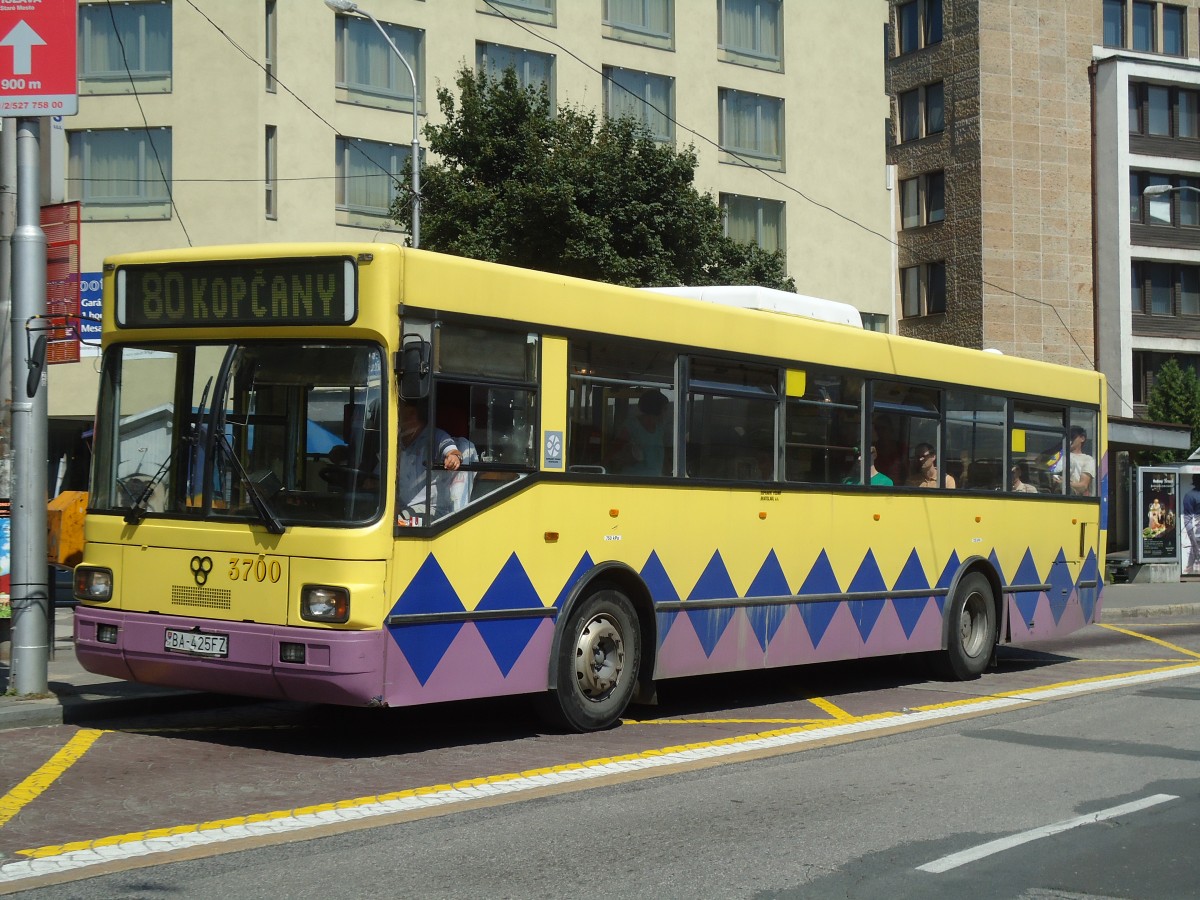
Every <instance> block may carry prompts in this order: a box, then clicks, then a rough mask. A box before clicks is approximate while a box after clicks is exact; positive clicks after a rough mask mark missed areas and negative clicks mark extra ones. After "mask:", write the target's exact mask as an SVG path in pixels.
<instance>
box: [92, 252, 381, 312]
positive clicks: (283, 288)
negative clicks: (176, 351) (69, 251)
mask: <svg viewBox="0 0 1200 900" xmlns="http://www.w3.org/2000/svg"><path fill="white" fill-rule="evenodd" d="M355 276H356V270H355V263H354V260H352V259H349V258H346V257H335V258H320V259H265V260H216V261H210V262H202V263H156V264H151V265H129V266H121V267H120V268H119V269H117V272H116V311H115V312H116V320H117V325H118V326H120V327H122V328H221V327H227V326H231V325H232V326H247V325H251V326H260V327H294V326H302V325H345V324H349V323H350V322H353V321H354V319H355V316H356V315H357V311H358V310H357V295H358V291H357V279H356V277H355Z"/></svg>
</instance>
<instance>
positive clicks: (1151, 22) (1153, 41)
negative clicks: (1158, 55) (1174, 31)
mask: <svg viewBox="0 0 1200 900" xmlns="http://www.w3.org/2000/svg"><path fill="white" fill-rule="evenodd" d="M1155 6H1156V4H1154V3H1142V2H1139V0H1134V3H1133V47H1132V48H1131V49H1133V50H1140V51H1142V52H1143V53H1155V52H1157V50H1158V41H1157V37H1158V34H1157V32H1158V28H1157V23H1156V18H1157V17H1156V16H1155V15H1154V12H1155Z"/></svg>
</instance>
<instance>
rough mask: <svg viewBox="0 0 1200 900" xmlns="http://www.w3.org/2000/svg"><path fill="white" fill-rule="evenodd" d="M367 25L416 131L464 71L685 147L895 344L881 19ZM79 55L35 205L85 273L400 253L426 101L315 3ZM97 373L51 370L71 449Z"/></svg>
mask: <svg viewBox="0 0 1200 900" xmlns="http://www.w3.org/2000/svg"><path fill="white" fill-rule="evenodd" d="M361 6H362V8H363V9H365V10H366V11H368V12H369V13H370V14H371V15H372V16H374V17H375V18H376V19H377V20H378V21H379V23H380V24H381V26H382V28H383V30H384V31H386V33H387V36H388V38H390V39H391V41H392V42H393V43H394V44H395V46H396V48H397V49H398V50H399V51H400V52H401V53H402V54H403V56H404V61H405V62H407V63H408V64H409V65H410V66H411V68H412V69H413V74H414V75H415V80H416V83H417V89H418V90H417V94H418V98H419V99H418V102H417V110H416V112H417V117H418V118H417V124H418V126H420V127H423V126H424V125H425V124H427V123H430V122H433V123H437V122H439V121H441V115H440V111H439V107H438V104H437V100H436V93H437V91H438V89H440V88H444V87H448V88H451V89H453V88H454V82H455V78H456V75H457V73H458V72H459V71H460V70H461V69H462V68H463V67H464V66H465V67H470V68H474V69H478V68H484V69H486V70H488V71H490V72H494V73H499V72H500V71H503V70H504V69H505V68H507V67H509V66H513V67H515V68H516V70H517V73H518V75H519V77H520V78H521V80H522V81H523V82H524V83H526V84H545V85H546V86H547V87H548V89H549V92H550V95H551V97H552V98H553V102H554V104H555V105H556V107H559V108H561V107H563V106H566V105H576V106H581V107H585V108H589V109H594V110H597V111H602V112H605V113H608V114H625V113H628V114H632V115H634V116H637V117H639V118H641V119H642V120H643V121H644V122H645V123H646V124H647V126H648V127H650V128H651V129H652V130H653V131H654V133H655V134H657V135H658V136H659V137H660V138H661V139H662V140H664V141H669V142H673V143H674V144H675V145H677V146H680V147H683V146H687V145H693V146H694V147H695V150H696V153H697V155H698V157H699V167H698V170H697V187H698V188H699V189H700V190H702V191H707V192H710V193H711V194H712V195H713V197H714V198H717V199H719V202H720V203H721V205H722V207H723V208H724V210H725V213H726V228H727V231H728V233H729V234H730V235H732V236H734V237H736V238H740V239H742V240H746V241H753V242H755V243H758V244H759V245H761V246H763V247H767V248H771V249H775V248H778V249H781V250H783V251H784V252H785V253H786V256H787V265H788V270H789V273H790V274H791V275H792V276H793V277H794V278H795V280H796V284H797V288H798V290H799V291H800V292H801V293H804V294H809V295H815V296H821V297H826V298H829V299H833V300H841V301H846V302H848V303H851V304H853V305H854V306H856V307H857V308H858V309H859V310H860V311H862V312H863V313H864V318H865V319H866V320H867V321H868V324H869V325H870V326H871V327H877V328H883V329H888V328H893V329H894V304H895V301H894V297H895V287H894V285H895V271H896V268H895V257H894V246H893V244H892V243H891V241H890V236H891V235H892V234H894V232H895V225H894V221H893V219H894V210H895V208H896V205H895V202H894V199H893V192H892V191H891V189H890V188H891V182H890V179H889V169H888V166H887V161H886V153H887V148H886V144H885V142H884V141H883V140H882V134H883V132H884V130H885V124H886V121H887V117H888V98H887V93H886V89H885V85H884V70H883V66H882V64H881V59H880V53H879V47H880V43H879V42H880V38H881V36H882V35H883V34H884V32H885V29H886V25H887V21H888V12H889V10H888V4H887V0H853V2H849V3H847V2H845V0H804V2H794V0H786V2H785V0H364V2H363V3H362V4H361ZM114 23H115V25H116V28H115V29H114ZM118 36H119V38H118ZM79 45H80V49H79V63H80V65H79V90H80V100H79V114H78V115H76V116H72V117H68V118H65V119H63V120H61V121H59V122H54V123H53V124H52V127H51V128H49V129H48V133H44V136H43V141H44V145H45V154H44V155H45V158H46V164H45V166H44V168H45V172H44V175H46V177H47V183H48V184H49V195H48V197H47V198H46V199H47V200H59V199H66V200H79V201H81V203H82V217H83V225H82V270H83V271H84V273H98V272H99V271H100V269H101V261H102V260H103V258H104V257H105V256H107V255H109V254H112V253H116V252H119V251H128V250H147V249H153V248H164V247H176V246H186V245H193V246H202V245H209V244H229V243H241V242H253V241H307V240H333V239H346V240H368V241H370V240H403V239H404V238H405V236H404V235H402V234H398V233H396V226H395V225H394V224H393V223H391V222H390V221H389V220H388V218H387V216H386V212H387V208H388V205H389V204H390V201H391V199H392V198H393V197H394V190H395V188H394V185H393V183H392V179H391V178H390V177H389V176H388V175H386V174H383V173H385V172H394V173H400V172H401V171H402V169H403V167H404V163H405V162H406V160H407V158H408V156H409V154H410V145H411V141H412V134H413V90H412V86H411V83H410V77H409V74H408V72H407V71H406V69H405V66H404V64H403V63H401V62H400V61H399V60H397V59H396V54H395V53H394V52H392V51H391V49H390V48H389V47H388V45H387V42H386V41H385V39H384V38H383V36H382V35H381V34H380V30H379V28H377V27H376V26H375V25H374V24H373V23H372V22H371V21H370V20H368V19H364V18H361V17H358V16H353V15H344V14H335V12H334V11H332V10H331V9H330V8H328V7H327V6H326V5H325V4H324V3H323V2H322V0H187V2H184V0H128V2H122V3H120V4H116V3H113V4H111V5H110V4H108V3H106V2H88V0H81V2H80V4H79ZM85 283H87V278H86V277H85ZM93 311H94V307H93ZM89 352H94V351H91V350H89V349H88V348H85V349H84V353H85V354H87V353H89ZM95 363H96V361H95V360H94V359H92V358H90V357H88V356H86V355H85V357H84V358H83V360H82V361H81V362H80V363H78V364H66V365H59V366H55V367H52V370H51V380H50V401H49V402H50V411H51V417H52V420H55V421H58V422H59V423H60V425H61V426H62V429H60V430H64V431H69V424H68V423H69V422H70V423H73V424H74V425H75V427H77V428H80V427H84V424H83V423H85V422H87V421H88V420H89V419H90V416H91V414H92V406H93V402H94V400H93V398H94V395H95V377H96V374H95V373H96V364H95Z"/></svg>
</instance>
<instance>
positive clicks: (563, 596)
mask: <svg viewBox="0 0 1200 900" xmlns="http://www.w3.org/2000/svg"><path fill="white" fill-rule="evenodd" d="M594 565H595V563H593V562H592V555H591V554H590V553H588V552H587V551H586V550H585V551H583V556H581V557H579V562H578V563H576V564H575V569H574V570H573V571H572V572H571V574H570V575H569V576H567V581H566V584H564V585H563V587H562V590H561V591H559V592H558V596H557V597H555V598H554V605H555V606H557V607H558V608H559V609H562V606H563V604H564V603H566V602H567V597H568V596H570V594H571V589H572V588H573V587H575V582H576V581H578V580H579V579H580V578H582V577H583V576H584V575H586V574H587V573H588V572H590V571H591V570H592V567H593V566H594Z"/></svg>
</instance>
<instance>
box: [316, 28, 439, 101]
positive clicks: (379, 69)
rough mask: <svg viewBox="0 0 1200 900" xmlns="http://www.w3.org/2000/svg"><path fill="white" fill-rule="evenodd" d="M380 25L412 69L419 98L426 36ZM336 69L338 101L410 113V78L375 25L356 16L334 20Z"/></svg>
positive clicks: (408, 30) (417, 29)
mask: <svg viewBox="0 0 1200 900" xmlns="http://www.w3.org/2000/svg"><path fill="white" fill-rule="evenodd" d="M379 24H380V26H381V27H382V28H383V30H384V31H386V32H387V36H388V37H389V38H391V40H392V43H394V44H395V45H396V49H397V50H399V51H400V53H401V54H402V55H403V56H404V59H405V61H407V62H408V64H409V65H410V66H412V70H413V75H415V76H416V81H417V84H416V87H417V89H418V95H419V96H423V95H424V93H425V92H424V90H421V88H422V87H423V86H424V80H425V78H424V74H423V73H424V69H425V66H424V58H423V54H422V52H421V51H422V46H423V44H424V35H425V33H424V32H423V31H422V30H421V29H419V28H406V27H403V26H400V25H392V24H390V23H388V22H380V23H379ZM336 66H337V68H336V72H337V89H338V99H339V100H341V101H344V102H347V103H361V104H363V105H365V106H377V107H382V108H384V109H398V110H405V111H411V110H412V108H413V78H412V76H410V75H409V72H408V69H407V68H406V67H405V65H404V63H402V62H401V61H400V60H398V59H397V58H396V54H395V52H394V51H393V50H392V48H391V47H390V46H388V42H387V41H386V40H385V39H384V37H383V35H382V34H380V32H379V29H378V28H376V27H375V23H374V22H371V21H370V20H368V19H361V18H359V17H357V16H338V17H337V63H336Z"/></svg>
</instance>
